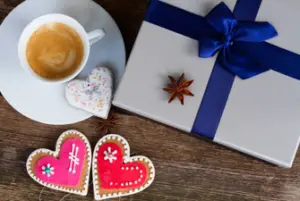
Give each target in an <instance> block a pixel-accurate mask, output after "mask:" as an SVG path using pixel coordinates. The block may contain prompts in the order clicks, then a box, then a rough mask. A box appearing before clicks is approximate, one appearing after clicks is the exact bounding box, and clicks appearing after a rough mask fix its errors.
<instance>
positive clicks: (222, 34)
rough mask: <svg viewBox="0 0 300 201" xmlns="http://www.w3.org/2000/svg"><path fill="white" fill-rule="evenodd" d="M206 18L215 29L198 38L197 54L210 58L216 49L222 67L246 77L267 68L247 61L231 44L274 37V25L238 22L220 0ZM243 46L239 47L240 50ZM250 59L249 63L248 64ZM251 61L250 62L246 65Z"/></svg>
mask: <svg viewBox="0 0 300 201" xmlns="http://www.w3.org/2000/svg"><path fill="white" fill-rule="evenodd" d="M205 20H206V21H207V23H208V24H209V25H210V26H211V27H212V29H213V30H214V31H210V32H205V31H204V32H203V33H202V35H201V36H200V38H199V56H200V57H203V58H207V57H212V56H214V55H215V54H216V53H217V52H219V58H218V59H219V62H220V63H221V64H222V65H223V67H225V68H227V69H228V70H229V71H231V72H232V73H234V74H235V75H237V76H239V77H240V78H242V79H247V78H250V77H253V76H255V75H258V74H260V73H262V72H264V71H267V70H269V69H268V68H267V67H263V66H259V63H258V62H257V63H256V64H255V65H254V63H255V61H253V60H252V61H251V62H250V61H249V58H247V55H245V54H241V52H242V51H241V50H240V49H237V48H235V47H234V46H235V45H236V43H238V42H239V41H243V42H252V43H253V42H254V43H257V42H264V41H266V40H268V39H270V38H273V37H275V36H277V35H278V34H277V32H276V30H275V28H274V27H273V26H272V25H271V24H270V23H268V22H254V21H238V20H237V19H236V18H235V17H234V15H233V14H232V13H231V11H230V9H229V8H228V7H227V6H226V5H225V4H224V3H223V2H222V3H220V4H219V5H217V6H216V7H215V8H214V9H213V10H212V11H211V12H210V13H209V14H208V15H207V16H206V17H205ZM243 47H245V46H241V48H242V49H243ZM249 62H250V63H249ZM249 64H251V65H249Z"/></svg>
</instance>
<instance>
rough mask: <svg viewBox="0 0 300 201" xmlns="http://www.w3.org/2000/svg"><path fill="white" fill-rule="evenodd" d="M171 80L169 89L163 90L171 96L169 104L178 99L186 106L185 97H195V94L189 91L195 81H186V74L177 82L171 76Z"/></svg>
mask: <svg viewBox="0 0 300 201" xmlns="http://www.w3.org/2000/svg"><path fill="white" fill-rule="evenodd" d="M169 79H170V81H171V84H169V85H168V88H164V89H163V90H164V91H166V92H169V93H170V94H171V96H170V99H169V103H171V102H172V101H173V100H174V99H175V98H176V97H177V98H178V99H179V101H180V103H181V104H182V105H184V95H187V96H194V94H192V92H190V90H188V89H187V88H188V87H189V86H190V85H191V84H192V83H193V82H194V80H185V79H184V73H182V74H181V76H180V78H179V79H178V80H177V81H176V80H175V79H174V77H172V76H169Z"/></svg>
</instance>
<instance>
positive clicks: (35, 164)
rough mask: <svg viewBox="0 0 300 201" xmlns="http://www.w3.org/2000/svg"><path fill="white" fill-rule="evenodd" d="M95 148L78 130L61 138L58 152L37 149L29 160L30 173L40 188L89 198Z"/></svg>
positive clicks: (28, 170)
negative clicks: (92, 150) (92, 151)
mask: <svg viewBox="0 0 300 201" xmlns="http://www.w3.org/2000/svg"><path fill="white" fill-rule="evenodd" d="M91 159H92V153H91V146H90V143H89V141H88V139H87V138H86V137H85V136H84V135H83V134H82V133H80V132H78V131H76V130H68V131H66V132H64V133H63V134H61V135H60V137H59V138H58V140H57V142H56V150H55V151H51V150H48V149H37V150H36V151H34V152H33V153H31V154H30V156H29V157H28V159H27V163H26V168H27V172H28V174H29V175H30V177H32V178H33V179H34V180H35V181H36V182H38V183H39V184H41V185H43V186H45V187H48V188H51V189H54V190H59V191H64V192H68V193H72V194H77V195H82V196H85V195H87V192H88V186H89V177H90V169H91Z"/></svg>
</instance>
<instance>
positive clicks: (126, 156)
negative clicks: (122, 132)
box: [93, 134, 155, 200]
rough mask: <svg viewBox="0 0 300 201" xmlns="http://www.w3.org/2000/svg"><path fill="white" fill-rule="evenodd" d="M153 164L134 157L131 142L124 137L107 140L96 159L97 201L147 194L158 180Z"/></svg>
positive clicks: (109, 136) (100, 145)
mask: <svg viewBox="0 0 300 201" xmlns="http://www.w3.org/2000/svg"><path fill="white" fill-rule="evenodd" d="M154 176H155V170H154V166H153V164H152V162H151V161H150V159H148V158H147V157H145V156H134V157H130V147H129V144H128V142H127V141H126V140H125V139H124V138H123V137H121V136H119V135H115V134H110V135H106V136H104V137H103V138H102V139H101V140H100V141H99V142H98V143H97V145H96V147H95V150H94V155H93V182H94V197H95V200H103V199H107V198H114V197H121V196H126V195H131V194H135V193H138V192H141V191H143V190H144V189H146V188H147V187H149V186H150V185H151V183H152V182H153V180H154Z"/></svg>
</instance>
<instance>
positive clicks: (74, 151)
mask: <svg viewBox="0 0 300 201" xmlns="http://www.w3.org/2000/svg"><path fill="white" fill-rule="evenodd" d="M78 151H79V147H78V146H76V145H75V144H72V152H70V153H69V159H70V166H69V172H72V173H73V174H75V173H76V165H79V158H78V157H77V155H78Z"/></svg>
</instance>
